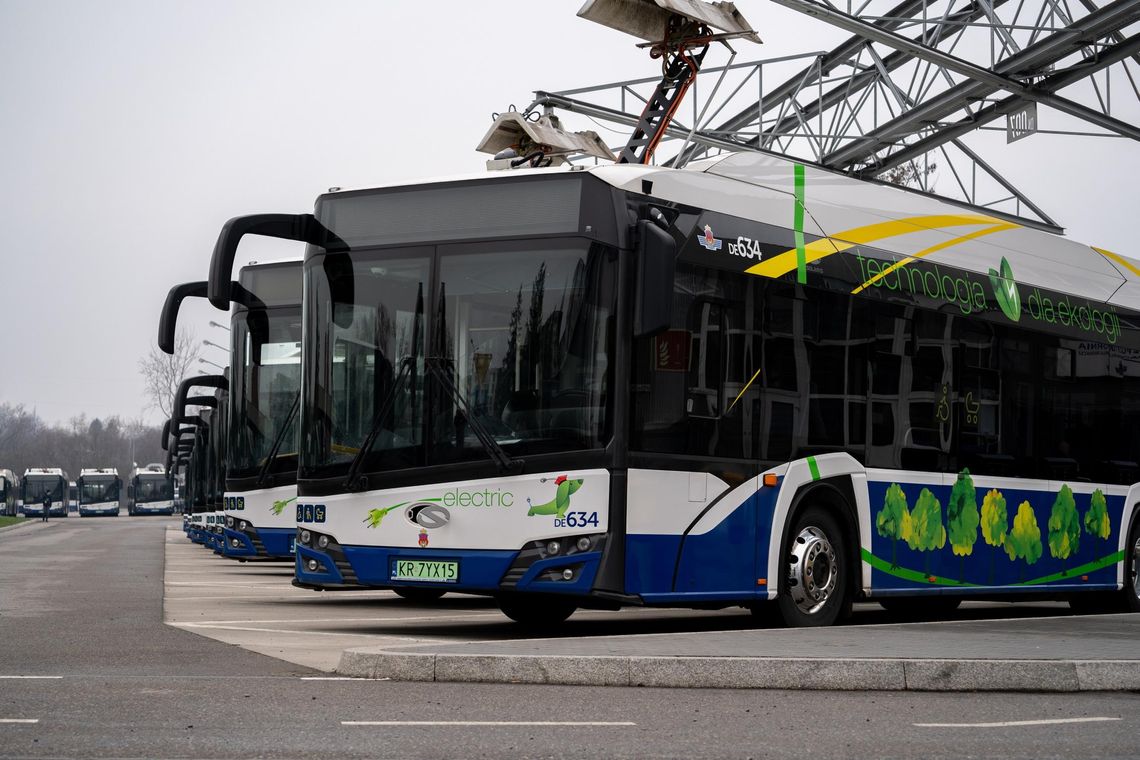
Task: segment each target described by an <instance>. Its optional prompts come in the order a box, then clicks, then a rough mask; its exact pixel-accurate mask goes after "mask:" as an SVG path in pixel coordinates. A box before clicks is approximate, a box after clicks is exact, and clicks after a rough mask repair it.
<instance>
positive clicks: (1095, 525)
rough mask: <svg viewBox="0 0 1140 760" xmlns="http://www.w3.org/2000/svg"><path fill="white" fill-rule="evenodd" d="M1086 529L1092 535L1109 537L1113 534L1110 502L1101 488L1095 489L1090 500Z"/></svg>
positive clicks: (1086, 516) (1086, 513)
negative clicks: (1108, 502) (1106, 499)
mask: <svg viewBox="0 0 1140 760" xmlns="http://www.w3.org/2000/svg"><path fill="white" fill-rule="evenodd" d="M1085 531H1086V532H1087V533H1088V534H1089V535H1090V536H1096V537H1097V538H1105V539H1107V538H1108V537H1109V536H1110V535H1111V534H1112V521H1111V520H1110V519H1109V517H1108V504H1106V503H1105V500H1104V492H1103V491H1101V490H1100V489H1099V488H1098V489H1096V490H1095V491H1093V493H1092V499H1091V500H1090V501H1089V511H1088V512H1085Z"/></svg>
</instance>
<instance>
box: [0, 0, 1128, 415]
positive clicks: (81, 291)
mask: <svg viewBox="0 0 1140 760" xmlns="http://www.w3.org/2000/svg"><path fill="white" fill-rule="evenodd" d="M580 5H581V2H580V0H542V1H541V2H537V1H536V0H513V1H510V2H508V1H506V0H501V1H497V2H496V1H491V0H488V1H485V2H478V3H476V2H467V1H464V0H436V1H435V2H432V3H427V2H393V1H391V0H387V1H384V0H360V1H353V2H349V1H346V0H328V1H325V2H320V3H314V2H300V1H299V0H272V1H270V0H264V1H261V0H258V1H254V0H240V1H238V0H235V1H234V2H221V1H220V0H217V1H198V2H188V1H175V0H163V1H159V0H103V1H102V2H78V1H76V2H62V1H55V0H52V1H48V0H0V73H2V76H0V213H2V214H3V219H4V224H3V242H2V245H3V260H2V264H3V266H2V268H0V272H2V274H3V280H2V282H3V288H2V295H0V309H2V311H0V314H2V315H3V329H2V330H0V357H2V359H0V361H2V362H3V366H2V368H0V403H9V404H24V405H26V406H27V407H28V409H32V408H34V409H35V410H36V412H37V413H38V415H39V417H40V418H42V419H43V420H45V421H47V422H49V423H54V422H63V421H67V420H70V419H71V418H73V417H76V416H78V415H81V414H85V415H87V417H88V418H89V419H91V418H96V417H108V416H113V415H118V416H120V417H122V418H123V419H130V420H136V419H139V418H142V419H145V420H146V421H147V422H150V423H155V422H160V421H161V418H160V415H159V414H158V412H157V411H154V410H149V411H147V410H146V407H147V406H148V403H149V402H148V399H146V398H145V397H144V394H143V391H142V379H141V377H140V376H139V374H138V370H137V360H138V358H139V357H140V356H142V355H143V354H144V353H146V352H147V351H148V350H150V348H151V347H152V346H153V345H154V343H155V337H156V333H157V322H158V315H159V311H160V309H161V306H162V301H163V298H164V297H165V294H166V291H167V290H168V288H169V287H170V286H171V285H174V284H176V283H179V282H183V281H187V280H198V279H205V277H206V274H207V265H208V261H209V255H210V251H211V249H212V247H213V243H214V240H215V239H216V237H217V233H218V231H219V229H220V228H221V225H222V223H223V222H224V221H225V220H226V219H228V218H229V217H232V216H236V215H239V214H247V213H257V212H290V213H298V212H305V211H310V210H312V204H313V200H314V199H315V198H316V196H317V195H318V194H319V193H321V192H323V191H325V190H326V189H327V188H329V187H331V186H340V187H353V186H367V185H373V184H387V183H392V182H400V181H411V180H418V179H423V178H428V177H434V176H441V175H449V174H457V173H466V172H472V171H480V170H481V169H482V168H483V166H484V161H485V160H486V158H487V157H486V156H484V155H481V154H477V153H476V152H475V151H474V147H475V145H476V144H477V143H478V141H479V140H480V138H481V137H482V136H483V133H484V132H485V131H486V129H487V127H488V126H489V125H490V120H491V114H492V112H496V111H503V110H506V109H507V107H508V106H509V105H510V104H512V103H513V104H516V105H518V106H519V107H523V106H525V105H527V104H528V103H529V102H530V100H531V98H532V92H533V91H534V90H536V89H548V90H558V89H568V88H572V87H580V86H585V85H592V84H601V83H605V82H612V81H616V80H623V79H631V78H634V77H645V76H654V75H656V74H657V73H658V72H659V64H658V62H656V61H653V60H650V58H649V56H648V54H647V53H646V52H645V51H643V50H638V49H637V48H635V47H634V43H635V40H634V39H633V38H631V37H627V36H624V35H622V34H620V33H618V32H614V31H611V30H609V29H606V28H603V27H600V26H597V25H594V24H591V23H589V22H587V21H584V20H581V19H578V18H576V17H575V13H576V12H577V10H578V8H579V7H580ZM737 5H738V7H739V8H740V10H741V11H742V12H743V13H744V14H745V15H746V16H747V17H748V19H749V20H750V21H751V22H752V23H753V25H754V26H755V27H756V28H757V29H758V30H759V31H760V34H761V36H762V37H763V38H764V40H765V44H764V45H763V46H762V47H759V48H756V47H754V46H747V45H745V44H743V43H742V44H738V45H737V47H738V50H740V52H741V56H740V58H738V59H737V60H738V61H743V60H754V59H758V58H768V57H773V56H778V55H784V54H789V53H796V52H805V51H808V50H818V49H824V48H827V47H830V46H831V45H832V44H834V43H835V42H837V41H838V40H840V39H842V38H843V35H841V34H839V33H836V32H835V31H834V30H833V29H831V28H830V27H828V26H826V25H824V24H822V23H820V22H816V21H811V20H808V19H806V18H805V17H803V16H800V15H798V14H796V13H793V12H791V11H787V10H784V9H782V8H780V7H778V6H776V5H773V4H771V3H768V2H765V1H764V0H738V2H737ZM715 55H716V56H719V57H715V58H714V54H713V53H710V56H709V59H708V61H706V65H707V66H711V65H717V64H720V63H723V62H724V59H723V56H722V55H720V53H719V51H718V52H717V53H715ZM1066 94H1068V91H1066ZM1040 118H1041V127H1042V128H1057V127H1058V126H1059V125H1060V124H1061V117H1059V116H1058V115H1056V114H1055V112H1052V111H1050V110H1049V109H1045V108H1042V109H1041V117H1040ZM565 119H566V122H567V125H568V126H570V127H571V128H575V129H590V128H592V129H598V131H599V132H600V133H601V135H602V137H603V138H604V139H606V140H607V141H608V142H609V143H610V144H611V146H615V147H616V146H620V145H621V144H623V143H624V135H622V134H618V133H615V132H611V131H605V130H602V129H600V128H599V127H598V125H595V124H591V123H590V122H589V121H587V120H584V119H583V120H575V117H572V116H566V117H565ZM1068 125H1070V126H1071V122H1070V123H1068ZM969 142H970V144H971V145H974V146H982V147H983V148H985V149H984V150H983V154H984V155H985V156H986V158H987V160H989V161H990V162H991V163H994V164H996V165H997V166H998V167H999V168H1001V169H1002V170H1004V171H1005V172H1006V173H1007V174H1008V176H1009V177H1010V178H1011V179H1012V180H1013V181H1014V182H1015V183H1016V184H1018V185H1019V186H1020V187H1023V188H1026V189H1027V190H1028V191H1029V194H1030V196H1031V197H1032V198H1033V200H1034V201H1035V202H1037V203H1039V204H1040V205H1042V207H1043V208H1044V209H1045V210H1046V211H1047V212H1049V213H1050V214H1052V215H1053V216H1054V217H1055V218H1056V219H1057V220H1058V221H1059V222H1060V223H1062V224H1063V225H1066V226H1067V227H1068V233H1069V234H1070V235H1071V236H1073V237H1075V238H1077V239H1079V240H1082V241H1085V242H1088V243H1092V244H1095V245H1098V246H1102V247H1106V248H1109V249H1112V250H1115V251H1117V252H1119V253H1122V254H1125V255H1130V256H1133V257H1140V246H1137V245H1136V244H1135V243H1134V242H1133V240H1132V235H1131V234H1130V233H1131V231H1132V226H1133V224H1132V220H1131V219H1129V218H1128V217H1130V216H1132V215H1133V213H1134V210H1135V207H1136V202H1135V194H1134V190H1133V185H1134V183H1135V179H1136V177H1137V176H1138V175H1140V146H1137V144H1136V143H1134V142H1130V141H1126V140H1118V139H1101V140H1091V139H1083V140H1080V141H1072V140H1070V139H1068V138H1063V137H1055V136H1050V135H1036V136H1034V137H1031V138H1029V139H1025V140H1022V141H1020V142H1018V143H1016V144H1014V145H1011V146H1008V147H1007V146H1005V145H1004V137H1003V136H1001V135H1000V134H996V133H989V134H986V135H979V136H976V139H971V140H969ZM300 252H301V246H299V245H296V244H290V243H285V242H282V241H270V240H259V239H256V238H253V239H247V241H246V242H244V243H243V244H242V248H241V250H240V251H239V258H238V261H237V265H238V266H240V265H241V264H243V263H245V262H246V261H248V260H249V259H260V260H266V259H271V258H280V257H282V256H288V255H296V254H300ZM235 271H236V270H235ZM211 319H213V320H216V321H219V322H228V318H226V317H225V315H223V314H222V313H221V312H218V311H215V310H213V309H211V308H210V307H209V306H208V305H207V304H206V302H205V301H202V300H197V299H195V300H191V301H187V302H186V304H185V306H184V308H183V310H182V315H181V319H180V320H179V324H180V326H188V327H190V328H191V329H192V330H194V332H195V333H196V334H197V336H198V338H199V339H204V338H208V339H210V340H212V341H215V342H217V343H222V344H225V343H226V342H227V340H228V336H227V335H226V334H225V333H224V332H223V331H221V330H218V329H216V328H211V327H208V326H207V321H208V320H211ZM202 356H203V357H205V358H206V359H209V360H212V361H215V362H217V363H219V364H225V363H226V361H225V355H224V353H223V352H222V351H220V350H217V349H214V348H210V347H203V349H202ZM200 368H201V370H202V371H203V372H207V371H213V368H212V367H209V366H207V365H200Z"/></svg>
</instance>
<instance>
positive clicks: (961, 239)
mask: <svg viewBox="0 0 1140 760" xmlns="http://www.w3.org/2000/svg"><path fill="white" fill-rule="evenodd" d="M1019 226H1020V225H1017V224H1013V223H1006V224H995V225H994V226H992V227H985V228H984V229H980V230H974V231H973V232H971V233H969V234H966V235H959V236H958V237H956V238H951V239H950V240H943V241H942V242H941V243H939V244H937V245H932V246H930V247H929V248H924V249H922V250H921V251H919V252H918V253H916V254H914V255H913V256H907V257H906V258H905V259H901V260H900V261H896V262H895V263H894V264H891V265H890V266H889V267H887V268H886V269H884V270H883V271H881V272H879V273H878V274H877V275H875V276H874V277H872V278H871V279H869V280H867V281H866V282H865V283H863V284H862V285H860V286H859V287H857V288H855V289H854V290H852V291H851V293H852V294H855V293H859V292H862V291H863V290H864V289H866V288H868V287H870V286H871V285H874V284H875V283H876V282H878V281H879V280H881V279H883V278H884V277H886V276H887V275H888V274H890V273H891V272H893V271H895V270H896V269H899V268H900V267H904V266H906V265H907V264H909V263H911V262H912V261H917V260H918V259H921V258H923V257H925V256H929V255H930V254H932V253H938V251H942V250H945V249H947V248H950V247H951V246H955V245H958V244H959V243H965V242H966V241H967V240H975V239H977V238H980V237H983V236H985V235H992V234H993V233H995V232H1001V231H1003V230H1012V229H1016V228H1017V227H1019ZM1010 286H1011V287H1012V286H1013V283H1010Z"/></svg>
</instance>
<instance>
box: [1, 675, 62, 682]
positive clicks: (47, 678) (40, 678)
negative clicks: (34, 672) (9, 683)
mask: <svg viewBox="0 0 1140 760" xmlns="http://www.w3.org/2000/svg"><path fill="white" fill-rule="evenodd" d="M61 678H63V676H0V679H7V680H16V679H20V680H27V681H58V680H60V679H61Z"/></svg>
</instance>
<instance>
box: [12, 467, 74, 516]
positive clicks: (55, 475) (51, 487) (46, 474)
mask: <svg viewBox="0 0 1140 760" xmlns="http://www.w3.org/2000/svg"><path fill="white" fill-rule="evenodd" d="M68 486H69V484H68V480H67V475H66V474H65V473H64V472H63V470H61V469H60V468H59V467H29V468H28V469H26V470H24V477H23V478H22V479H21V480H20V499H21V500H22V501H23V504H24V506H23V507H22V508H21V509H22V511H23V513H24V515H25V516H26V517H33V516H34V517H42V516H43V513H44V496H45V495H47V496H49V497H50V498H51V507H50V508H49V510H48V516H49V517H67V500H68V496H69V493H68Z"/></svg>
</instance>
